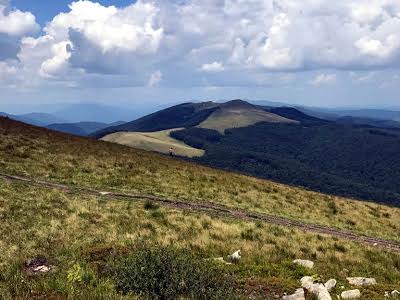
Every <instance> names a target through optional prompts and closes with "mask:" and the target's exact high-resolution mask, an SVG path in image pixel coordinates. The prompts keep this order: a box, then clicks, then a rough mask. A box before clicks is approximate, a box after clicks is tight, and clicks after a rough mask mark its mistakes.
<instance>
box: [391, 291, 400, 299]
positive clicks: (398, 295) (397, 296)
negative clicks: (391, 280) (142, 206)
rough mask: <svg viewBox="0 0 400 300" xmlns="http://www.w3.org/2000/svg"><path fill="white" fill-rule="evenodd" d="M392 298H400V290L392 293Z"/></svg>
mask: <svg viewBox="0 0 400 300" xmlns="http://www.w3.org/2000/svg"><path fill="white" fill-rule="evenodd" d="M390 295H391V296H392V298H400V292H399V291H398V290H394V291H392V292H391V293H390Z"/></svg>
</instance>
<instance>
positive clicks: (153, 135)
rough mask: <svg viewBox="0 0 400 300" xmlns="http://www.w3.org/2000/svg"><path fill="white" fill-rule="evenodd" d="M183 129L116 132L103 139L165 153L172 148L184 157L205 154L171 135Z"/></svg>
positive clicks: (175, 153) (174, 152)
mask: <svg viewBox="0 0 400 300" xmlns="http://www.w3.org/2000/svg"><path fill="white" fill-rule="evenodd" d="M181 129H183V128H175V129H169V130H162V131H157V132H116V133H112V134H108V135H106V136H105V137H103V138H102V139H101V140H103V141H106V142H113V143H117V144H121V145H126V146H130V147H133V148H136V149H142V150H146V151H155V152H159V153H164V154H169V153H170V150H171V148H172V149H173V154H174V155H177V156H182V157H195V156H203V155H204V150H201V149H196V148H193V147H191V146H189V145H186V144H185V143H184V142H182V141H179V140H176V139H174V138H172V137H171V136H170V133H171V132H173V131H177V130H181Z"/></svg>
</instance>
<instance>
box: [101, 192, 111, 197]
mask: <svg viewBox="0 0 400 300" xmlns="http://www.w3.org/2000/svg"><path fill="white" fill-rule="evenodd" d="M100 195H102V196H108V195H111V193H110V192H100Z"/></svg>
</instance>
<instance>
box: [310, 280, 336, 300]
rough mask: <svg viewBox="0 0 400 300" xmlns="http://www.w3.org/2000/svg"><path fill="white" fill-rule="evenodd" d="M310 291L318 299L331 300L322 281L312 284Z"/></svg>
mask: <svg viewBox="0 0 400 300" xmlns="http://www.w3.org/2000/svg"><path fill="white" fill-rule="evenodd" d="M311 292H312V293H313V294H315V295H316V296H317V299H318V300H332V297H331V295H330V294H329V292H328V290H327V289H326V287H325V286H324V285H323V284H322V283H317V284H314V285H313V288H312V290H311Z"/></svg>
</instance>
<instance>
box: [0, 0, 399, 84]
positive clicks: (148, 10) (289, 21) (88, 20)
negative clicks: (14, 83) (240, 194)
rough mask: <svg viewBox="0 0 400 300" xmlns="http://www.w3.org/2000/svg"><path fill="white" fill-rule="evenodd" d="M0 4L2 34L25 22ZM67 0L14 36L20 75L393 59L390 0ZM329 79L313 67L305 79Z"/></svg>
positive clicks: (195, 73) (293, 66)
mask: <svg viewBox="0 0 400 300" xmlns="http://www.w3.org/2000/svg"><path fill="white" fill-rule="evenodd" d="M0 1H3V2H4V0H0ZM0 7H2V9H0V33H1V32H3V31H5V30H6V29H5V28H6V27H5V26H4V24H9V23H10V22H11V21H10V20H11V19H10V18H12V19H13V20H14V21H12V22H11V23H10V24H13V25H12V26H7V30H8V31H7V35H16V34H17V35H21V34H22V35H26V34H27V33H29V32H30V31H32V30H33V29H34V27H35V24H36V23H35V20H34V17H33V16H32V15H31V14H30V13H24V12H20V11H19V10H9V9H5V7H6V5H3V6H1V2H0ZM69 8H70V9H69V11H68V12H65V13H60V14H58V15H57V16H55V17H54V19H53V20H50V21H49V22H48V24H47V26H46V27H45V28H44V29H43V34H42V35H41V36H36V37H26V38H24V39H22V42H21V44H20V45H19V48H20V52H19V53H18V59H19V62H20V63H19V66H18V68H19V72H22V73H25V74H27V75H26V76H25V78H31V77H33V76H32V74H36V75H39V76H40V77H41V78H42V79H43V80H57V79H62V80H77V78H78V79H80V78H84V76H90V75H91V74H97V75H104V76H113V75H115V76H116V77H117V76H120V75H121V74H124V75H127V76H128V75H129V76H131V77H132V78H134V80H132V82H135V84H137V83H138V82H140V83H141V84H142V85H144V86H145V85H146V84H148V85H149V86H154V85H156V84H157V83H158V82H159V81H160V80H161V79H162V74H161V72H160V73H157V72H154V70H157V69H158V68H161V69H162V70H163V72H164V74H167V76H166V77H167V78H168V81H166V82H165V83H171V82H172V79H171V78H172V77H171V76H169V74H173V73H175V74H180V75H176V76H175V77H176V78H177V79H176V80H175V81H176V82H175V84H179V83H183V82H184V84H185V85H190V82H191V83H192V84H193V85H196V84H198V83H199V82H201V81H202V80H203V78H202V77H203V76H204V74H202V73H204V72H206V73H209V74H208V77H210V78H207V80H208V83H207V84H209V85H216V84H218V83H221V82H223V84H224V85H229V84H237V83H240V82H241V81H243V82H246V84H251V83H250V82H249V78H255V79H254V80H255V82H254V84H259V82H260V78H263V75H262V74H263V73H264V74H265V73H270V72H272V73H275V72H276V73H279V72H286V73H290V72H293V71H296V72H298V71H309V70H317V71H318V70H322V69H324V70H328V69H330V70H332V71H330V72H332V73H334V72H335V71H334V70H335V69H337V70H349V71H351V70H360V69H363V70H371V71H372V70H376V69H381V68H387V67H393V68H398V67H399V66H400V2H399V1H398V0H338V1H328V0H304V1H295V0H229V1H228V0H225V1H215V0H203V1H198V0H185V1H175V0H138V1H136V2H135V3H132V4H131V5H128V6H126V7H115V6H103V5H101V4H99V3H96V2H94V1H88V0H82V1H76V2H72V3H71V4H70V6H69ZM2 24H3V25H2ZM16 24H18V26H17V25H16ZM2 30H3V31H2ZM3 34H5V33H3ZM1 43H2V39H1V36H0V45H1ZM4 49H5V48H4ZM10 49H11V48H10ZM14 49H15V47H14ZM5 52H6V51H5V50H2V49H1V50H0V59H1V57H2V54H3V53H5ZM8 52H12V50H8ZM6 56H7V57H10V55H9V54H7V55H5V54H3V57H6ZM160 66H161V67H160ZM227 70H229V72H227ZM199 71H200V72H199ZM221 71H225V72H221ZM211 73H212V74H211ZM29 74H30V75H29ZM148 74H152V75H151V76H150V79H149V75H148ZM231 74H232V75H231ZM277 76H280V75H279V74H278V75H277ZM222 77H223V78H222ZM335 80H336V78H335V75H334V74H320V75H318V76H317V77H316V78H314V80H313V84H314V85H321V84H326V83H332V82H334V81H335ZM261 81H262V80H261ZM150 83H154V84H150ZM172 84H174V83H172Z"/></svg>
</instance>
